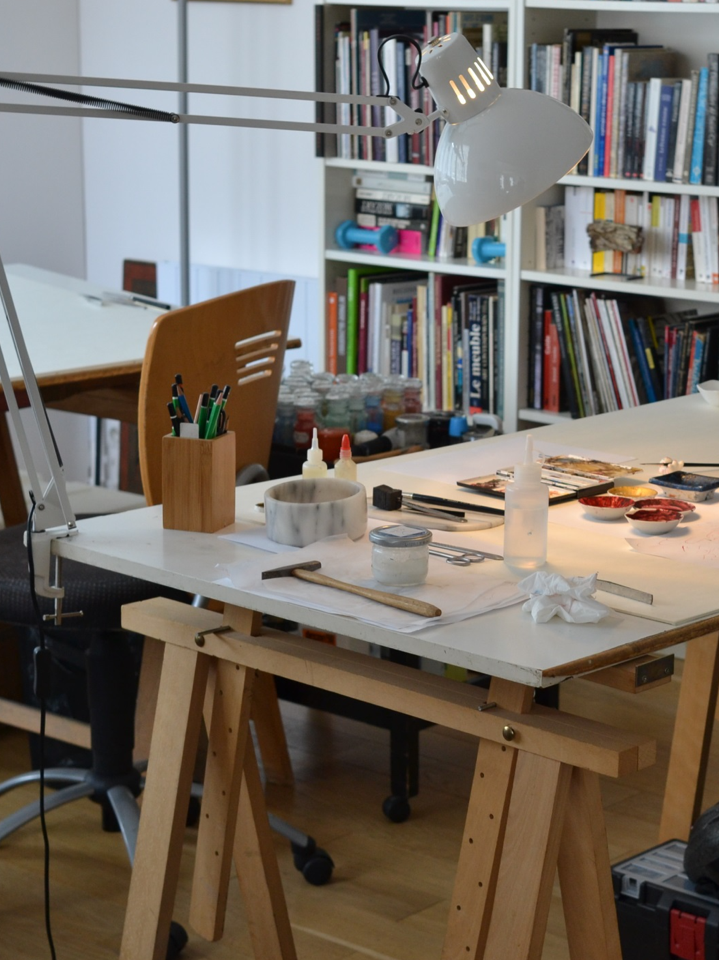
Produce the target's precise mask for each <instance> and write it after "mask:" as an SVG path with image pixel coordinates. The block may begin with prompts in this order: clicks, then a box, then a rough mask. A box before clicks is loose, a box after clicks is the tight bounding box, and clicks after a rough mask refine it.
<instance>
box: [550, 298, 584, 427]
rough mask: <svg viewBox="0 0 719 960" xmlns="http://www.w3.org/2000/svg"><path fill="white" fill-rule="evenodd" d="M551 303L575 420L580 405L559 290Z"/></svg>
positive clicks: (565, 382)
mask: <svg viewBox="0 0 719 960" xmlns="http://www.w3.org/2000/svg"><path fill="white" fill-rule="evenodd" d="M549 296H550V302H551V304H552V322H553V324H554V327H555V329H556V331H557V338H558V341H559V353H560V357H561V369H562V382H563V383H564V388H565V393H566V397H567V402H568V404H569V412H570V413H571V415H572V417H573V418H575V419H576V418H577V417H579V415H580V414H579V403H578V401H577V393H576V388H575V385H574V378H573V376H572V368H571V364H570V360H569V348H568V345H567V341H566V334H565V328H564V318H563V317H562V306H561V294H560V293H559V291H557V290H552V291H551V292H550V295H549Z"/></svg>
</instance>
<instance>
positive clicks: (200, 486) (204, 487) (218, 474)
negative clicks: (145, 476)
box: [162, 432, 235, 533]
mask: <svg viewBox="0 0 719 960" xmlns="http://www.w3.org/2000/svg"><path fill="white" fill-rule="evenodd" d="M234 522H235V434H234V433H231V432H228V433H223V434H221V435H220V436H219V437H215V439H214V440H195V439H192V438H189V437H173V436H166V437H163V438H162V525H163V527H164V528H165V529H166V530H192V531H194V532H198V533H215V531H217V530H221V529H222V528H223V527H227V526H229V524H231V523H234Z"/></svg>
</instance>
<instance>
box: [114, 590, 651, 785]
mask: <svg viewBox="0 0 719 960" xmlns="http://www.w3.org/2000/svg"><path fill="white" fill-rule="evenodd" d="M228 613H229V611H226V614H225V617H224V618H223V616H222V615H221V614H218V613H214V612H212V611H209V610H203V609H199V608H196V607H192V606H189V605H188V604H182V603H177V602H176V601H173V600H167V599H165V598H155V599H152V600H145V601H142V602H140V603H134V604H129V605H128V606H125V607H123V617H122V624H123V626H124V627H125V628H127V629H129V630H134V631H137V632H138V633H142V634H144V635H146V636H151V637H155V638H157V639H158V640H162V641H164V642H165V643H169V644H174V645H176V646H182V647H185V648H187V649H192V650H197V649H198V644H196V642H195V636H196V634H197V633H198V632H199V631H207V630H212V629H215V628H217V627H219V626H221V625H223V623H226V622H227V620H226V617H227V616H228ZM200 642H201V650H202V652H203V653H204V654H206V655H208V656H211V657H217V658H218V659H221V660H229V661H231V662H234V663H237V664H241V665H243V666H247V667H250V668H251V669H256V670H261V671H264V672H266V673H270V674H274V675H276V676H281V677H287V678H288V679H292V680H298V681H300V682H303V683H308V684H311V685H313V686H316V687H319V688H321V689H324V690H332V691H334V692H336V693H341V694H344V695H346V696H349V697H353V698H355V699H360V700H362V701H364V702H366V703H372V704H376V705H378V706H383V707H387V708H389V709H393V710H398V711H400V712H402V713H407V714H410V715H412V716H415V717H420V718H421V719H423V720H427V721H429V722H430V723H437V724H441V725H443V726H447V727H450V728H452V729H455V730H460V731H463V732H465V733H469V734H472V735H474V736H477V737H482V738H485V739H488V740H492V741H494V742H495V743H499V744H501V745H506V743H507V737H506V730H505V728H506V727H508V726H509V727H511V729H512V732H513V736H512V739H511V745H512V747H514V748H516V749H517V750H519V751H526V752H527V753H530V754H537V755H539V756H543V757H546V758H549V759H551V760H558V761H560V762H561V763H566V764H570V765H572V766H576V767H580V768H582V769H585V770H590V771H592V772H594V773H600V774H603V775H605V776H610V777H621V776H625V775H626V774H628V773H631V772H634V771H635V770H639V769H643V768H644V767H647V766H650V765H651V764H652V763H653V762H654V760H655V743H654V741H653V740H649V739H648V738H646V737H644V736H642V735H639V734H635V733H631V732H625V731H622V730H618V729H616V728H614V727H611V726H608V725H605V724H601V723H597V722H595V721H592V720H587V719H585V718H583V717H577V716H573V715H570V714H566V713H562V712H561V711H557V710H552V709H550V708H545V707H540V706H536V705H535V706H533V707H532V710H531V712H530V713H528V714H520V713H515V712H512V711H510V710H506V709H500V708H492V709H489V710H483V711H480V710H479V707H480V706H484V704H485V703H486V699H487V695H486V691H483V690H480V689H478V688H476V687H473V686H471V685H468V684H459V683H457V682H456V681H453V680H449V679H447V678H445V677H438V676H435V675H433V674H428V673H425V672H423V671H419V670H413V669H411V668H409V667H405V666H403V665H401V664H396V663H392V662H390V661H387V660H380V659H377V658H373V657H368V656H366V655H364V654H360V653H356V652H354V651H351V650H344V649H341V648H337V647H327V646H326V645H325V644H318V643H314V642H313V641H311V640H306V639H304V638H301V637H296V636H293V635H291V634H285V633H280V632H279V631H271V630H267V631H263V633H262V635H261V636H260V637H252V636H249V635H246V634H243V633H240V632H237V631H228V632H223V633H221V634H214V633H209V634H205V635H204V636H202V637H201V640H200Z"/></svg>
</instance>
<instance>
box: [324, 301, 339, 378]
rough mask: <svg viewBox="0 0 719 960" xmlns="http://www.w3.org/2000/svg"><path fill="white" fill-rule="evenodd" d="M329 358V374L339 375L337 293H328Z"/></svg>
mask: <svg viewBox="0 0 719 960" xmlns="http://www.w3.org/2000/svg"><path fill="white" fill-rule="evenodd" d="M326 317H327V357H326V361H325V363H326V369H327V371H328V373H334V374H336V373H337V291H336V290H328V292H327V309H326Z"/></svg>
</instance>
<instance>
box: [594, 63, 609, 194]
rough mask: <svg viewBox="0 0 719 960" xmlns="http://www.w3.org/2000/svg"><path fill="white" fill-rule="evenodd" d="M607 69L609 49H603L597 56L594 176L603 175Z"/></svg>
mask: <svg viewBox="0 0 719 960" xmlns="http://www.w3.org/2000/svg"><path fill="white" fill-rule="evenodd" d="M608 69H609V51H608V50H607V48H606V47H605V48H604V51H603V52H602V53H601V54H600V56H599V57H598V58H597V80H596V83H597V129H596V131H595V136H596V147H595V149H594V176H595V177H602V176H604V142H605V140H606V133H607V71H608Z"/></svg>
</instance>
